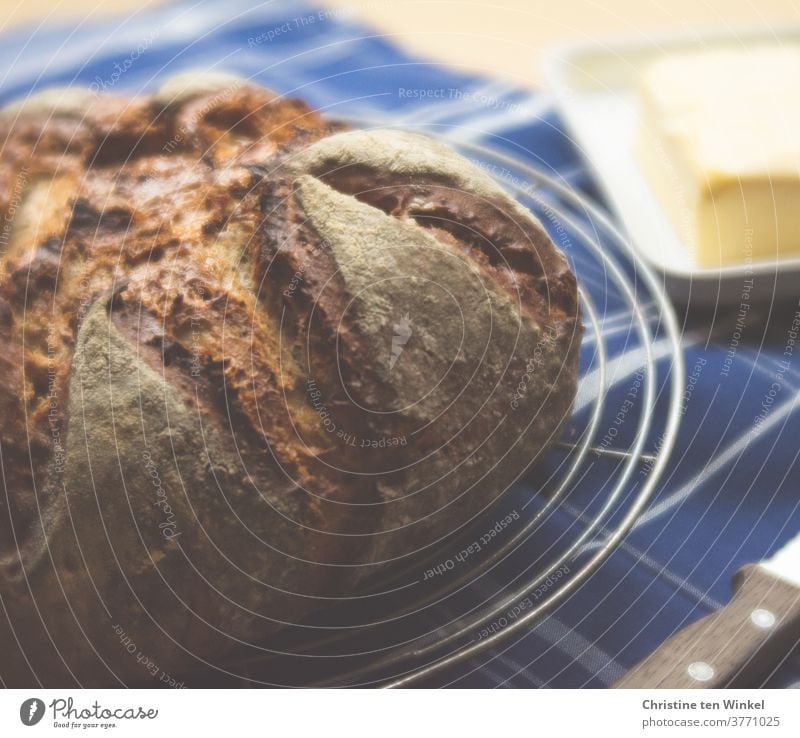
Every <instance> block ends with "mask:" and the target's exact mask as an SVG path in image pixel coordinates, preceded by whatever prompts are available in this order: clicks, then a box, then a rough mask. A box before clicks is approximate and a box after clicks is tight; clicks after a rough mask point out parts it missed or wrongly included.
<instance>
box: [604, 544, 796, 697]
mask: <svg viewBox="0 0 800 738" xmlns="http://www.w3.org/2000/svg"><path fill="white" fill-rule="evenodd" d="M733 586H734V596H733V599H732V600H731V601H730V602H729V603H728V604H727V605H726V606H725V607H723V608H722V609H721V610H718V611H717V612H714V613H712V614H711V615H707V616H706V617H704V618H702V619H700V620H698V621H697V622H695V623H692V624H691V625H689V626H688V627H686V628H684V629H683V630H680V631H678V632H677V633H676V634H675V635H673V636H671V637H670V638H668V639H667V640H666V641H665V642H664V643H662V644H661V645H660V646H659V647H658V648H657V649H656V650H655V651H654V652H653V653H652V654H650V656H648V657H647V658H646V659H644V660H643V661H642V662H640V663H639V664H637V665H636V666H634V667H633V668H632V669H631V670H630V671H628V672H627V673H626V674H625V675H624V676H623V677H622V678H621V679H620V680H619V681H617V682H616V683H615V684H614V685H613V686H614V688H615V689H634V688H639V689H643V688H647V689H652V688H667V689H686V688H691V687H699V688H720V687H754V686H758V680H759V678H762V677H763V676H764V675H765V674H766V673H768V672H769V670H770V669H771V668H774V667H775V666H776V665H777V664H778V663H780V661H781V659H782V658H783V657H784V656H786V654H788V653H789V651H791V650H792V649H793V648H794V647H795V646H797V645H799V644H800V535H798V536H796V537H795V538H793V539H792V540H791V541H789V543H787V544H786V545H785V546H784V547H783V548H782V549H780V551H778V553H776V554H775V555H774V556H772V557H771V558H769V559H765V560H764V561H762V562H760V563H758V564H748V565H747V566H745V567H743V568H742V569H740V570H739V571H738V572H737V573H736V576H735V577H734V580H733Z"/></svg>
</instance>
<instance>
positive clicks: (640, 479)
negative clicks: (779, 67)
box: [185, 145, 684, 687]
mask: <svg viewBox="0 0 800 738" xmlns="http://www.w3.org/2000/svg"><path fill="white" fill-rule="evenodd" d="M459 148H460V149H461V151H462V153H463V154H464V155H465V156H467V157H468V158H470V159H471V160H472V161H473V162H474V163H475V164H476V165H477V166H479V167H480V168H482V169H484V170H485V171H486V172H487V173H489V174H490V175H492V176H493V177H494V178H495V179H496V180H497V181H498V183H499V184H500V185H501V186H503V187H504V188H506V189H507V190H508V191H510V192H511V193H512V194H513V195H514V196H515V197H516V198H517V199H518V200H519V201H520V202H521V203H522V204H523V205H525V206H526V207H528V208H529V209H531V210H532V211H533V212H535V213H536V214H537V215H538V216H539V218H540V220H541V221H542V223H543V224H544V226H545V227H546V228H547V230H548V231H549V232H550V235H551V237H552V238H553V240H554V241H555V242H556V244H557V245H558V246H559V247H560V248H562V249H563V250H564V251H565V253H566V254H567V256H568V258H569V259H570V261H571V263H572V266H573V268H574V269H575V272H576V274H577V276H578V283H579V289H580V298H581V302H582V306H583V312H584V320H585V323H586V334H585V336H584V340H583V345H582V355H581V382H580V387H579V391H578V398H577V400H576V407H575V411H574V417H573V418H572V421H571V423H570V424H569V426H568V428H567V430H566V431H565V434H564V436H563V437H562V440H561V441H560V442H559V443H558V444H557V445H556V447H555V448H554V449H553V450H552V451H551V452H550V454H549V458H548V459H547V460H546V462H545V463H544V464H543V465H542V468H539V469H536V470H534V472H532V474H530V475H529V476H528V477H526V478H524V479H522V480H521V481H520V483H519V484H518V485H516V486H515V487H514V488H512V489H510V490H509V491H508V492H507V493H506V494H505V495H504V497H503V499H502V500H500V501H499V502H498V504H497V505H496V506H495V507H493V508H492V509H491V510H490V511H488V512H486V513H485V514H484V516H482V518H481V519H480V520H478V521H476V522H475V523H474V524H473V525H472V526H471V527H470V529H469V530H468V531H466V532H464V533H462V534H460V535H459V536H458V538H456V539H453V540H449V541H445V542H443V543H442V545H441V546H439V547H437V549H436V551H435V552H431V553H429V554H428V555H427V557H426V559H419V560H415V561H414V563H413V564H412V565H410V566H409V567H406V568H405V569H404V570H403V571H399V572H395V573H394V574H393V575H391V576H390V577H387V576H384V577H382V578H381V581H380V582H375V583H374V584H373V586H372V588H371V589H370V588H366V589H364V590H363V591H361V592H359V593H354V594H355V595H356V596H355V597H353V598H350V599H348V601H347V603H344V604H342V605H341V606H336V607H333V608H331V609H329V610H326V611H325V612H323V613H319V614H317V615H316V616H315V617H314V618H312V619H311V620H310V621H308V622H306V623H304V624H302V625H300V626H292V627H290V628H288V629H287V630H286V631H284V632H282V633H281V634H280V635H279V637H278V638H277V639H276V640H275V641H273V642H270V643H268V644H264V646H263V648H259V649H256V650H255V651H254V650H253V649H249V650H248V652H247V653H242V654H241V655H238V656H237V657H235V658H234V659H232V660H230V661H229V662H228V663H226V664H221V665H219V666H218V667H215V668H214V669H213V671H210V672H208V673H204V674H196V675H193V676H191V677H189V678H187V679H186V680H185V683H187V684H188V685H193V686H338V687H347V686H368V685H369V686H384V687H403V686H411V685H418V684H419V685H422V684H425V685H427V686H430V685H436V684H443V683H447V681H448V679H449V678H452V677H449V676H448V675H451V674H452V673H453V672H454V671H457V670H458V669H461V670H462V671H463V670H464V669H469V668H470V666H469V665H470V664H476V663H478V661H477V657H479V656H480V655H481V654H482V653H483V652H485V651H487V650H489V649H492V648H495V647H497V646H499V645H500V644H502V643H503V642H505V641H507V640H508V639H511V638H513V637H514V635H519V634H520V633H521V632H524V631H525V630H526V629H529V628H531V627H532V626H533V625H534V624H535V623H536V622H537V621H539V620H541V619H542V618H543V616H545V615H546V614H547V613H548V612H549V611H551V610H552V609H553V608H554V607H555V606H556V605H558V604H559V603H560V602H562V601H563V600H564V599H565V598H567V597H568V596H569V595H570V594H571V593H573V592H575V590H576V589H577V588H578V587H580V586H581V584H582V583H583V582H585V581H586V579H587V578H588V577H589V576H590V575H591V574H592V573H593V572H594V571H595V570H596V569H597V568H598V567H599V566H600V564H601V563H602V562H603V561H604V560H605V559H606V558H607V557H608V556H609V554H610V553H611V552H612V551H613V550H614V548H615V547H616V546H617V545H618V544H619V543H620V541H621V540H622V539H623V537H624V536H625V534H626V533H627V531H628V530H629V529H630V528H631V526H632V525H633V523H634V522H635V520H636V519H637V517H638V515H639V514H640V513H641V511H642V509H643V508H644V507H645V505H646V504H647V502H648V500H649V498H650V496H651V494H652V492H653V490H654V488H655V486H656V484H657V483H658V481H659V478H660V477H661V475H662V473H663V471H664V468H665V465H666V464H667V462H668V459H669V455H670V452H671V450H672V447H673V444H674V441H675V437H676V434H677V429H678V425H679V421H680V415H681V396H682V391H683V386H682V378H683V375H684V371H683V364H682V354H681V350H680V344H679V332H678V327H677V323H676V320H675V317H674V314H673V312H672V309H671V306H670V304H669V303H668V301H667V299H666V297H665V295H664V292H663V291H662V289H661V287H660V285H659V283H658V281H657V280H656V278H655V277H654V275H653V274H652V272H651V271H649V270H648V268H647V267H646V266H645V265H643V264H641V263H639V262H638V261H637V260H636V258H635V255H634V253H633V251H632V250H631V248H630V247H629V245H628V243H627V242H626V240H625V238H624V237H623V236H622V234H621V233H620V232H619V231H618V230H617V228H616V227H615V226H614V225H613V223H611V222H610V220H609V219H608V217H607V216H606V215H605V214H604V213H603V211H602V210H601V209H599V208H598V207H597V206H596V205H595V204H593V203H592V201H590V200H589V199H588V198H587V197H586V196H584V195H583V194H581V193H580V192H578V191H575V190H574V189H573V188H571V187H570V186H569V184H568V183H567V182H566V181H565V180H563V179H562V178H560V177H559V176H555V175H551V174H549V173H546V172H543V171H540V170H538V169H536V168H534V167H531V166H529V165H527V164H524V163H521V162H519V161H517V160H516V159H515V158H513V157H511V156H508V155H506V154H503V153H501V152H499V151H495V150H493V149H489V148H486V147H482V146H477V145H463V146H460V147H459ZM620 377H623V381H620ZM565 511H566V513H568V514H566V515H565ZM565 520H566V522H565ZM498 530H499V532H498ZM492 531H495V533H494V535H492V533H491V532H492ZM482 541H486V545H480V544H481V542H482ZM476 549H479V550H476ZM473 659H474V660H475V661H473ZM473 668H474V667H473Z"/></svg>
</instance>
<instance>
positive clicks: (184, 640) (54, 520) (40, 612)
mask: <svg viewBox="0 0 800 738" xmlns="http://www.w3.org/2000/svg"><path fill="white" fill-rule="evenodd" d="M0 136H2V140H3V141H4V142H5V143H4V144H3V148H2V151H0V177H2V181H3V182H4V183H5V188H4V189H3V191H2V192H0V222H1V223H2V232H0V253H1V254H2V256H0V263H1V264H2V271H1V272H0V331H2V341H3V348H4V350H3V352H2V356H1V357H0V403H1V404H2V407H1V409H2V414H1V415H0V443H2V446H0V453H1V454H2V468H3V482H4V487H5V495H4V498H3V502H2V505H0V511H1V513H0V542H1V543H2V548H0V597H2V602H3V606H4V607H3V613H2V614H0V648H2V652H3V654H4V656H3V659H2V660H0V678H2V681H3V683H4V684H5V685H6V686H16V687H22V686H35V685H44V686H48V687H68V686H74V685H78V684H81V685H85V686H87V685H107V686H118V685H120V684H137V683H143V682H147V681H148V680H151V679H160V680H161V681H165V675H167V676H168V678H167V679H166V680H167V681H168V680H169V679H171V678H173V677H175V678H177V675H180V674H184V673H187V672H191V671H192V670H195V669H197V668H203V667H204V666H205V665H207V664H215V663H217V662H219V660H220V659H223V658H224V657H225V656H226V654H228V653H230V652H231V651H233V650H236V649H241V648H242V647H246V646H247V645H248V644H259V643H263V642H264V641H265V639H267V638H269V637H270V636H271V634H274V633H276V632H277V631H279V630H280V628H281V627H283V626H285V625H286V624H287V623H298V622H301V621H302V619H303V618H305V617H307V616H308V615H309V613H311V612H314V611H318V610H321V609H324V608H326V607H329V606H330V604H331V602H333V601H335V600H336V599H337V598H340V597H345V596H350V595H351V594H352V593H353V592H354V591H355V590H356V589H357V588H358V587H359V586H360V585H361V584H362V583H363V582H365V581H366V580H367V579H369V578H375V577H378V578H379V577H380V576H381V572H385V571H386V570H387V569H386V567H388V566H390V565H391V564H393V563H394V564H399V563H402V562H405V561H408V560H410V559H412V558H413V557H415V556H419V555H421V554H424V553H425V552H430V551H432V550H433V549H434V548H435V547H436V546H437V545H441V543H442V542H443V541H445V540H446V539H448V537H450V536H453V535H457V534H458V532H459V531H460V530H462V529H463V528H464V527H465V526H466V525H468V524H469V523H470V521H472V520H474V519H475V517H476V516H478V515H480V514H481V512H482V511H484V510H486V509H487V508H488V507H489V506H491V505H492V503H493V502H494V501H495V500H496V499H497V498H498V497H499V496H500V495H501V494H502V493H503V492H504V491H505V490H506V489H507V488H508V486H509V485H510V484H512V483H513V482H514V481H515V480H516V479H517V478H518V477H519V476H520V474H522V473H523V472H524V471H525V470H526V468H527V467H528V466H529V465H530V464H531V463H532V462H534V461H535V460H537V459H539V458H541V457H542V454H543V452H544V451H545V450H546V449H547V448H548V446H549V445H550V444H551V443H553V442H554V441H555V440H556V439H557V438H558V435H559V432H560V429H561V428H562V426H563V424H564V422H565V421H566V419H567V418H568V417H569V414H570V409H571V406H572V402H573V399H574V395H575V390H576V382H577V364H578V353H579V346H580V335H581V323H580V315H579V306H578V297H577V287H576V282H575V277H574V275H573V273H572V272H571V270H570V268H569V266H568V264H567V262H566V260H565V258H564V257H563V255H561V254H560V253H559V252H558V251H557V250H556V248H555V247H554V245H553V243H552V242H551V241H550V239H549V238H548V236H547V234H546V233H545V231H544V229H543V228H542V226H541V225H540V223H539V222H538V221H537V220H536V219H535V218H534V217H533V216H532V215H531V214H530V213H529V212H527V211H526V210H525V209H523V208H522V207H521V206H520V205H519V204H518V203H517V202H516V201H515V200H514V199H512V198H511V197H509V196H508V195H507V194H506V193H505V192H504V191H503V190H502V189H500V188H499V187H498V186H497V185H496V184H495V183H494V182H493V181H492V180H491V179H490V178H489V177H487V176H486V175H485V174H483V173H482V172H481V171H480V170H479V169H478V168H477V167H476V166H474V165H472V164H471V163H470V162H468V161H467V160H466V159H464V158H463V157H461V156H460V155H458V154H456V153H455V152H454V151H452V150H451V149H449V148H448V147H446V146H444V145H442V144H441V143H438V142H436V141H434V140H432V139H429V138H426V137H424V136H421V135H418V134H412V133H407V132H402V131H392V130H346V129H345V127H344V126H341V125H336V124H333V123H328V122H325V121H324V120H323V119H322V118H321V117H320V116H319V115H318V114H317V113H316V112H314V111H312V110H311V109H309V108H308V107H307V106H306V105H305V104H303V103H301V102H299V101H296V100H287V99H285V98H282V97H280V96H278V95H275V94H274V93H271V92H269V91H267V90H265V89H263V88H260V87H258V86H256V85H253V84H248V83H245V82H243V81H241V80H238V79H236V78H231V77H228V76H216V77H213V78H210V79H205V80H199V79H198V78H197V77H182V78H176V79H173V80H171V81H170V82H168V83H167V85H165V86H164V88H162V89H161V90H159V91H158V92H157V93H156V94H155V95H153V96H152V97H141V98H135V99H126V98H117V97H111V96H104V95H91V94H90V95H86V94H82V95H81V94H76V93H74V92H62V91H52V90H51V91H47V92H45V93H42V94H40V95H39V96H38V97H35V98H31V99H29V100H27V101H25V102H24V103H18V104H15V105H14V106H13V107H11V108H9V109H7V110H5V111H4V112H3V114H2V116H1V119H0ZM276 680H277V681H279V678H278V677H276Z"/></svg>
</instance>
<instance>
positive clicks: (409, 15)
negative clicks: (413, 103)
mask: <svg viewBox="0 0 800 738" xmlns="http://www.w3.org/2000/svg"><path fill="white" fill-rule="evenodd" d="M158 1H159V0H0V29H7V28H11V27H13V26H15V25H18V24H20V23H30V22H35V23H36V22H41V21H44V22H48V21H55V20H64V19H65V18H88V19H92V18H94V19H96V18H102V17H104V16H105V17H108V16H116V17H119V18H122V17H124V16H125V15H126V14H129V13H131V12H135V11H137V10H141V9H143V8H145V7H147V6H149V5H155V4H157V3H158ZM317 1H318V2H320V3H321V4H324V5H328V6H330V7H334V8H348V9H351V10H352V12H353V13H355V14H356V15H357V16H358V17H360V18H361V19H362V20H364V21H366V22H368V23H370V24H371V25H372V26H374V27H375V28H376V29H377V30H379V31H380V32H381V33H385V34H388V35H390V36H391V37H392V38H393V39H395V41H396V42H397V43H399V44H401V45H405V46H406V47H408V48H409V49H412V50H413V51H415V52H416V53H418V54H422V55H424V56H427V57H429V58H431V59H436V60H440V61H446V62H448V63H451V64H455V65H458V66H462V67H467V68H470V69H478V70H481V71H483V72H488V73H494V74H502V75H505V76H506V77H510V78H513V79H514V80H515V81H517V82H521V83H523V84H530V85H535V83H536V70H535V59H536V57H537V54H538V52H539V51H540V50H541V49H542V48H543V47H545V46H546V45H548V44H551V43H556V42H562V41H568V40H586V39H593V38H598V37H603V36H609V35H610V36H634V37H637V36H638V37H639V38H644V39H646V38H648V37H650V36H652V35H654V34H658V33H660V32H664V31H676V30H684V31H685V30H689V29H696V28H697V27H698V26H720V25H721V26H730V27H734V28H737V27H759V28H771V27H775V26H779V25H785V24H800V0H598V1H597V2H594V1H592V0H484V1H483V2H480V1H476V2H463V1H461V0H459V1H456V0H317ZM254 2H258V0H254Z"/></svg>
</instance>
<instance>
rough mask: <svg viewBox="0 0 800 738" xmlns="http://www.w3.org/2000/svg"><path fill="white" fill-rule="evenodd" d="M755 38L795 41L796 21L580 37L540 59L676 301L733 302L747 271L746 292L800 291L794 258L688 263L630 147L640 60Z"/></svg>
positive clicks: (799, 35)
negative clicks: (767, 26) (643, 36)
mask: <svg viewBox="0 0 800 738" xmlns="http://www.w3.org/2000/svg"><path fill="white" fill-rule="evenodd" d="M756 43H757V44H763V43H774V44H782V45H798V44H800V28H795V29H784V30H782V31H773V32H767V31H764V32H763V33H761V34H759V33H754V32H739V33H735V34H734V33H733V32H731V31H728V32H726V33H721V32H708V33H699V34H695V35H693V36H672V37H662V38H657V39H650V40H647V41H641V40H640V41H630V40H628V41H625V40H623V41H618V42H613V41H606V42H604V43H600V42H594V43H580V44H572V45H567V46H559V47H555V48H552V49H549V50H548V51H547V52H545V54H544V56H543V59H542V61H543V68H542V71H543V74H544V79H545V82H546V84H547V85H548V86H549V88H550V89H551V91H552V93H553V94H554V96H555V99H556V104H557V106H558V108H559V110H560V112H561V115H562V116H563V118H564V120H565V122H566V125H567V128H568V130H569V133H570V135H571V136H572V137H573V139H574V140H575V143H576V145H577V146H578V148H579V150H580V151H581V154H582V155H583V156H584V158H585V159H586V161H587V162H588V163H589V165H590V167H591V168H592V170H593V172H594V175H595V178H596V181H597V182H598V183H599V185H600V186H601V187H602V188H603V190H604V193H605V195H606V198H607V200H608V202H609V204H610V205H611V207H612V208H613V209H614V211H615V213H616V215H617V217H618V218H619V220H620V221H621V223H622V225H623V226H624V227H625V229H626V230H627V232H628V235H629V237H630V239H631V241H632V242H633V245H634V247H635V249H636V251H637V253H638V255H639V256H640V257H641V258H642V259H643V260H644V261H645V262H647V263H648V264H649V265H650V266H651V267H653V268H654V269H655V270H656V271H657V272H658V273H659V274H661V275H662V277H663V279H664V286H665V287H666V289H667V291H668V292H669V294H670V295H671V296H672V297H673V298H674V299H675V300H676V301H679V302H681V303H687V302H690V303H691V304H692V305H708V306H711V305H718V306H731V305H738V304H739V302H741V299H742V297H741V296H742V293H743V292H744V291H745V289H746V286H747V284H748V281H747V280H750V279H751V278H752V279H753V287H751V288H750V290H749V296H750V299H758V300H767V301H768V300H770V299H773V298H776V299H781V298H789V297H793V298H795V299H797V297H798V296H800V258H797V257H794V258H790V259H782V260H779V261H774V260H773V261H758V262H753V263H752V264H742V265H735V266H726V267H723V268H713V269H711V268H706V267H699V266H697V265H695V264H693V263H692V261H691V259H690V258H689V252H688V250H687V249H686V248H685V247H684V245H683V244H682V243H681V241H680V238H679V237H678V234H677V233H676V231H675V229H674V228H673V227H672V224H671V223H670V221H669V219H668V218H667V215H666V214H665V212H664V211H663V210H662V208H661V205H660V204H659V202H658V200H657V199H656V197H655V195H654V194H653V192H652V190H651V188H650V186H649V185H648V183H647V181H646V180H645V178H644V175H643V174H642V173H641V172H640V171H639V168H638V166H637V164H636V161H635V160H634V157H633V154H632V151H631V141H632V138H633V131H634V126H635V123H636V115H637V112H636V101H635V88H636V84H637V81H638V77H639V74H640V72H641V70H642V68H643V66H644V65H645V64H647V63H648V62H649V61H650V60H652V59H654V58H657V57H658V56H660V55H663V54H667V53H669V52H673V51H675V50H684V49H697V48H709V47H712V46H716V45H722V44H724V45H728V46H730V45H731V44H734V45H737V46H740V47H741V46H747V45H750V44H756Z"/></svg>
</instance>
